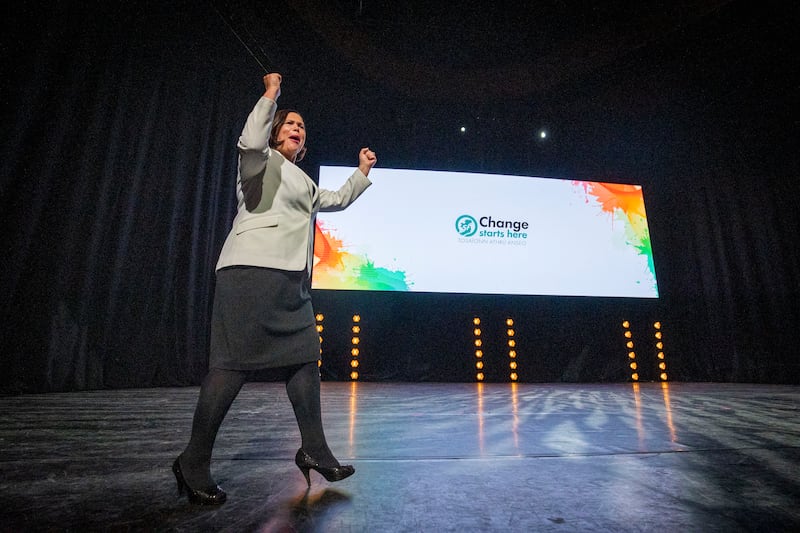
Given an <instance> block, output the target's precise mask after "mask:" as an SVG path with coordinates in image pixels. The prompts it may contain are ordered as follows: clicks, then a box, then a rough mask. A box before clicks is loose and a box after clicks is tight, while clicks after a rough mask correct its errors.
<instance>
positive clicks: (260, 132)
mask: <svg viewBox="0 0 800 533" xmlns="http://www.w3.org/2000/svg"><path fill="white" fill-rule="evenodd" d="M276 110H277V104H276V103H275V101H274V100H271V99H269V98H266V97H264V96H262V97H261V98H260V99H259V100H258V102H257V103H256V105H255V107H254V108H253V110H252V111H251V112H250V115H249V116H248V117H247V121H246V122H245V125H244V129H243V130H242V134H241V136H240V137H239V142H238V148H239V177H238V180H237V184H236V197H237V199H238V209H237V213H236V218H235V219H234V220H233V227H232V228H231V231H230V233H229V234H228V237H227V239H225V244H224V245H223V246H222V252H220V256H219V261H218V262H217V270H219V269H221V268H224V267H228V266H234V265H249V266H260V267H269V268H277V269H281V270H291V271H301V270H303V269H306V271H308V272H309V273H310V272H311V266H312V264H313V254H314V221H315V219H316V216H317V212H318V211H320V210H322V211H340V210H342V209H344V208H346V207H347V206H348V205H350V204H351V203H353V201H355V199H356V198H358V197H359V196H360V195H361V193H362V192H364V191H365V190H366V189H367V187H369V186H370V185H371V184H372V182H370V181H369V179H368V178H367V177H366V176H365V175H364V174H363V173H362V172H361V171H360V170H358V169H356V171H355V172H354V173H353V175H352V176H350V178H349V179H348V180H347V182H345V184H344V185H342V187H341V188H340V189H339V190H338V191H329V190H325V189H320V188H319V187H317V185H316V184H315V183H314V181H313V180H312V179H311V178H310V177H308V175H307V174H306V173H305V172H303V171H302V170H300V168H298V167H297V166H296V165H295V164H294V163H292V162H291V161H289V160H287V159H286V158H285V157H283V155H281V154H280V153H279V152H278V151H277V150H273V149H271V148H270V147H269V134H270V130H271V129H272V121H273V119H274V117H275V111H276Z"/></svg>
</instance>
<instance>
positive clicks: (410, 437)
mask: <svg viewBox="0 0 800 533" xmlns="http://www.w3.org/2000/svg"><path fill="white" fill-rule="evenodd" d="M322 394H323V402H324V413H323V414H324V419H325V426H326V433H327V436H328V440H329V442H330V443H331V447H332V448H333V449H334V452H335V453H336V454H337V455H338V457H339V459H340V460H341V461H342V462H348V463H353V464H354V465H355V467H356V474H355V475H354V476H353V477H351V478H349V479H346V480H344V481H341V482H338V483H335V484H331V483H328V482H326V481H325V480H324V479H322V478H321V477H320V476H318V475H317V474H316V473H314V472H312V481H313V483H312V487H311V489H310V490H309V491H307V490H306V486H305V480H304V479H303V477H302V475H301V473H300V471H299V470H298V469H297V468H296V467H295V466H294V464H293V457H294V453H295V451H296V450H297V447H298V442H299V433H298V431H297V429H296V425H295V423H294V419H293V416H292V413H291V408H290V406H289V403H288V400H287V399H286V396H285V393H284V389H283V387H282V385H280V384H277V383H248V384H247V385H246V386H245V388H244V389H243V391H242V393H241V394H240V396H239V398H238V399H237V400H236V402H235V404H234V406H233V407H232V409H231V412H230V414H229V416H228V418H227V419H226V421H225V423H224V425H223V427H222V429H221V431H220V435H219V438H218V441H217V448H216V450H215V462H214V465H213V470H214V474H215V476H216V478H217V481H218V482H219V483H220V484H221V485H222V486H223V487H224V488H225V490H226V491H227V492H228V502H227V503H226V504H225V505H223V506H222V507H219V508H213V509H209V508H197V507H193V506H190V505H189V504H188V503H187V501H186V500H185V498H184V499H179V498H178V497H177V494H176V486H175V479H174V477H173V476H172V473H171V471H170V464H171V462H172V460H173V459H174V458H175V456H176V455H177V453H178V452H179V451H180V450H181V449H182V447H183V445H184V443H185V442H186V440H187V438H188V432H189V428H190V423H191V416H192V412H193V409H194V402H195V400H196V395H197V388H196V387H190V388H171V389H146V390H117V391H98V392H81V393H59V394H42V395H24V396H15V397H5V398H0V420H1V421H2V424H1V425H0V501H1V502H2V510H1V511H0V515H2V516H0V530H2V531H263V532H273V531H275V532H277V531H281V532H282V531H321V532H322V531H325V532H328V531H330V532H350V531H353V532H362V531H369V532H372V531H376V532H382V531H409V532H411V531H414V532H416V531H431V532H439V531H459V532H464V531H614V532H618V531H702V532H709V531H725V532H730V531H798V530H800V416H798V415H799V414H800V387H796V386H777V385H736V384H688V383H671V384H669V385H668V386H666V385H661V384H658V383H647V384H639V385H634V384H625V383H620V384H603V385H595V384H552V385H543V384H517V385H511V384H499V383H498V384H482V385H479V384H475V383H461V384H453V383H449V384H431V383H355V384H354V383H334V382H324V383H323V392H322Z"/></svg>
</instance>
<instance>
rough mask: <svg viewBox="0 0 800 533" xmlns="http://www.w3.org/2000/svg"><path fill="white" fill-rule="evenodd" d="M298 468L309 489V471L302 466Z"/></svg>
mask: <svg viewBox="0 0 800 533" xmlns="http://www.w3.org/2000/svg"><path fill="white" fill-rule="evenodd" d="M299 468H300V471H301V472H302V473H303V475H304V476H305V478H306V483H307V484H308V486H309V487H311V472H310V470H311V469H309V468H303V467H302V466H301V467H299Z"/></svg>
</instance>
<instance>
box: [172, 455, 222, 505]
mask: <svg viewBox="0 0 800 533" xmlns="http://www.w3.org/2000/svg"><path fill="white" fill-rule="evenodd" d="M172 473H173V474H175V481H177V482H178V496H183V492H184V491H186V494H187V496H189V503H193V504H195V505H222V504H223V503H225V500H227V499H228V495H227V494H225V491H224V490H222V489H221V488H220V487H219V485H214V486H213V487H212V488H209V489H206V490H195V489H193V488H192V487H190V486H189V484H188V483H187V482H186V479H184V477H183V472H181V463H180V457H178V458H177V459H175V462H174V463H172Z"/></svg>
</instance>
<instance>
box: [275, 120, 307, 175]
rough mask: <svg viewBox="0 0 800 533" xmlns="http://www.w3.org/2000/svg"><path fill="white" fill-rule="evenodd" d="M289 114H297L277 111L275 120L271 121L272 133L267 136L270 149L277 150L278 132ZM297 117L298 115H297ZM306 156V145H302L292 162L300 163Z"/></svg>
mask: <svg viewBox="0 0 800 533" xmlns="http://www.w3.org/2000/svg"><path fill="white" fill-rule="evenodd" d="M289 113H297V111H295V110H294V109H279V110H278V111H277V113H275V118H274V119H273V120H272V131H271V132H270V134H269V147H270V148H278V147H279V145H278V132H279V131H280V129H281V126H283V124H284V122H286V117H287V116H288V115H289ZM297 114H298V115H299V114H300V113H297ZM305 155H306V145H305V144H303V149H302V150H300V152H298V154H297V158H295V160H294V162H295V163H299V162H300V161H302V159H303V157H305Z"/></svg>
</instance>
